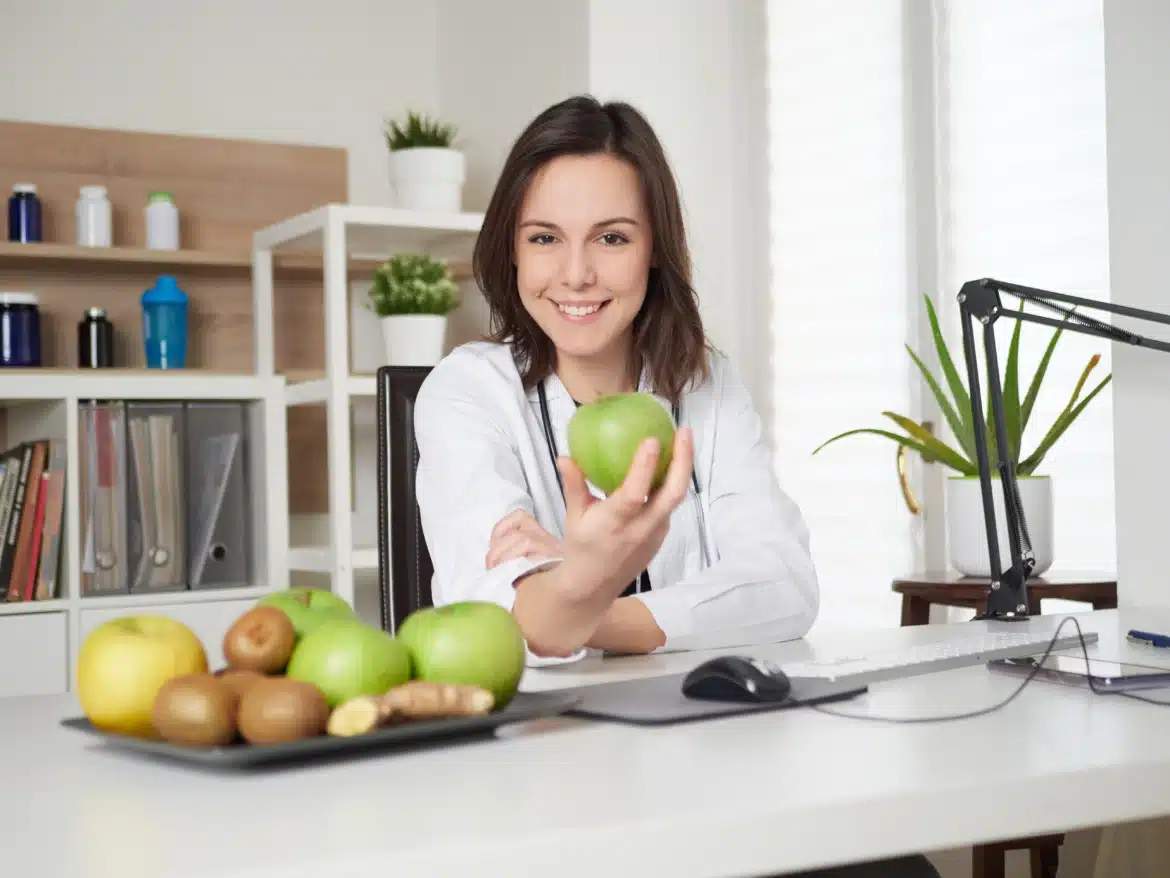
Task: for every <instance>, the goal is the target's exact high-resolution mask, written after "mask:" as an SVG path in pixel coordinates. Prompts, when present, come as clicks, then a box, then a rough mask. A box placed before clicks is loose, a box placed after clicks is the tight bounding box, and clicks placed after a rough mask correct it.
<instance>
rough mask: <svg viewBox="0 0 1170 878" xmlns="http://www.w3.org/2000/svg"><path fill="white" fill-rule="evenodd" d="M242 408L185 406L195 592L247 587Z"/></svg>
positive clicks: (247, 494)
mask: <svg viewBox="0 0 1170 878" xmlns="http://www.w3.org/2000/svg"><path fill="white" fill-rule="evenodd" d="M246 405H247V403H243V402H189V403H187V449H186V458H187V526H188V530H187V534H188V541H187V546H188V554H189V565H188V571H187V579H188V582H189V583H190V588H193V589H194V588H215V587H219V586H237V585H247V584H248V583H249V580H250V574H251V569H252V537H253V535H252V526H251V522H252V519H251V512H250V505H249V501H250V499H251V498H250V492H249V490H248V488H249V486H248V480H249V473H248V468H249V467H248V459H249V448H250V443H249V441H248V440H249V436H248V412H247V409H246Z"/></svg>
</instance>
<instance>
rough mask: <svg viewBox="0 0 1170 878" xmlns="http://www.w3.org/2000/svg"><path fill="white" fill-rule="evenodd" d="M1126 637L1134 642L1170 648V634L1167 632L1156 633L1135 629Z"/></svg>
mask: <svg viewBox="0 0 1170 878" xmlns="http://www.w3.org/2000/svg"><path fill="white" fill-rule="evenodd" d="M1126 637H1127V638H1128V639H1129V640H1132V641H1133V642H1134V643H1143V644H1145V645H1147V646H1156V647H1158V648H1159V649H1170V636H1167V635H1165V634H1154V633H1153V632H1151V631H1138V630H1136V629H1135V630H1133V631H1130V632H1129V634H1127V635H1126Z"/></svg>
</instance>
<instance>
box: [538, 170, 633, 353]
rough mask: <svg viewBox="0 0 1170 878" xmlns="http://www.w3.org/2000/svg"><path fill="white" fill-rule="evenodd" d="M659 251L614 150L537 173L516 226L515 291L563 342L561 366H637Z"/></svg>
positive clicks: (630, 175)
mask: <svg viewBox="0 0 1170 878" xmlns="http://www.w3.org/2000/svg"><path fill="white" fill-rule="evenodd" d="M652 251H653V246H652V238H651V230H650V222H649V216H648V213H647V211H646V207H645V204H644V201H643V196H642V187H641V185H640V182H639V179H638V174H637V172H636V171H635V170H634V168H633V167H631V166H630V165H629V164H628V163H626V162H624V161H622V160H621V159H620V158H618V157H616V156H613V155H609V154H605V153H598V154H593V155H583V156H576V155H572V156H561V157H558V158H555V159H553V160H552V161H550V162H549V163H548V164H546V165H545V166H544V167H542V168H541V169H540V171H539V172H538V173H537V174H536V175H535V177H534V178H533V181H532V183H531V185H530V186H529V187H528V191H527V192H526V193H525V197H524V200H523V202H522V203H521V206H520V213H519V216H518V217H517V220H516V240H515V262H516V285H517V288H518V290H519V293H520V300H521V302H522V304H523V306H524V308H525V310H527V311H528V313H529V314H530V315H531V316H532V319H533V320H534V321H536V323H537V325H539V326H540V328H541V329H542V330H543V331H544V332H545V333H546V334H547V335H548V337H549V338H550V339H551V340H552V342H553V344H554V345H555V346H556V348H557V359H558V367H564V366H565V365H566V364H567V363H572V362H574V361H575V362H576V363H578V364H580V365H583V366H584V365H586V364H588V365H589V366H590V367H591V369H590V370H591V371H594V370H596V369H597V368H598V367H603V368H606V369H613V370H619V371H621V370H626V369H628V368H629V365H630V357H631V354H632V351H633V327H632V324H633V321H634V317H635V315H637V313H638V311H639V310H640V309H641V307H642V302H643V300H644V299H645V298H646V283H647V278H648V276H649V271H650V265H651V258H652Z"/></svg>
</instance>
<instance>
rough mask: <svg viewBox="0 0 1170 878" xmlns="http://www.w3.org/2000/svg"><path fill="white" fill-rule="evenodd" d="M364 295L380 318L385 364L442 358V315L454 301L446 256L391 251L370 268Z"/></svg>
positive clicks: (455, 293)
mask: <svg viewBox="0 0 1170 878" xmlns="http://www.w3.org/2000/svg"><path fill="white" fill-rule="evenodd" d="M369 296H370V302H369V304H370V307H371V309H372V310H373V311H374V313H375V314H377V315H378V317H379V318H381V324H382V340H383V341H384V342H385V345H386V362H387V363H388V364H389V365H392V366H433V365H434V364H435V363H437V362H438V361H439V360H440V359H441V358H442V356H443V346H444V344H445V343H446V339H447V315H448V314H450V313H451V312H452V311H454V310H455V309H456V308H458V307H459V304H460V296H459V287H458V285H457V284H456V283H455V278H454V277H453V276H452V274H451V269H450V268H449V267H448V265H447V263H446V261H444V260H441V259H434V258H432V257H430V256H427V255H420V254H414V253H396V254H395V255H394V256H392V257H391V258H390V259H389V260H388V261H387V262H385V263H383V264H382V265H381V266H379V267H378V269H377V271H375V272H374V280H373V283H372V284H371V286H370V293H369Z"/></svg>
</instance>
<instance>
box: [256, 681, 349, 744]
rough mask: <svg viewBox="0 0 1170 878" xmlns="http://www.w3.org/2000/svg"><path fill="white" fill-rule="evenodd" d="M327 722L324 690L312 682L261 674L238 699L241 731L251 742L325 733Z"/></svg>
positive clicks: (279, 741)
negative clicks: (261, 676) (260, 677)
mask: <svg viewBox="0 0 1170 878" xmlns="http://www.w3.org/2000/svg"><path fill="white" fill-rule="evenodd" d="M328 722H329V704H328V703H327V702H326V700H325V694H324V693H323V692H322V691H321V690H320V689H318V688H317V687H316V686H314V685H313V684H312V683H305V682H303V681H301V680H290V679H289V678H288V677H264V678H262V679H260V680H256V681H255V682H253V683H252V684H251V685H249V686H248V687H247V689H246V691H245V692H244V695H243V697H242V698H241V699H240V710H239V714H238V723H239V729H240V734H241V735H242V736H243V738H244V740H246V741H247V742H248V743H250V744H280V743H285V742H287V741H297V740H300V739H301V738H312V737H315V736H317V735H321V734H324V732H325V727H326V725H327V724H328Z"/></svg>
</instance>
